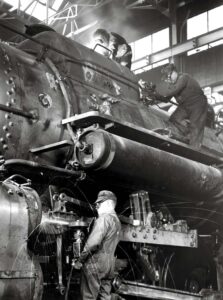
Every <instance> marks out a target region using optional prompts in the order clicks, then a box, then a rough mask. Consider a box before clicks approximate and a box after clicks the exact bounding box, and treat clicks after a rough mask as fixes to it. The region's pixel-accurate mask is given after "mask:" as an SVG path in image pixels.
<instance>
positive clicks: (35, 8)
mask: <svg viewBox="0 0 223 300" xmlns="http://www.w3.org/2000/svg"><path fill="white" fill-rule="evenodd" d="M22 9H24V8H22ZM26 13H27V14H30V15H32V16H33V17H35V18H37V19H39V20H40V21H43V20H45V19H46V5H44V4H41V3H39V2H36V1H35V2H34V3H33V5H31V6H30V7H29V8H28V9H27V10H26ZM53 14H55V11H53V10H52V9H50V8H49V9H48V17H50V16H52V15H53Z"/></svg>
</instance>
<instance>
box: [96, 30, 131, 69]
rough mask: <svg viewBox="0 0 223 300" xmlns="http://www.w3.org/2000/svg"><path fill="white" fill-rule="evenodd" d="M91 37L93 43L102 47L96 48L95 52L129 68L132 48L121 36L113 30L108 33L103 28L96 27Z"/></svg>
mask: <svg viewBox="0 0 223 300" xmlns="http://www.w3.org/2000/svg"><path fill="white" fill-rule="evenodd" d="M93 38H94V42H95V44H100V45H101V46H102V47H101V48H102V49H97V50H96V51H97V52H99V53H100V54H102V55H104V56H107V57H110V58H111V59H113V60H115V61H117V62H118V63H119V64H120V65H122V66H126V67H127V68H129V69H130V68H131V63H132V49H131V47H130V46H129V45H128V43H127V42H126V40H125V39H124V38H123V37H122V36H120V35H119V34H117V33H115V32H111V33H108V32H107V31H106V30H104V29H97V30H96V31H95V32H94V34H93ZM106 48H107V49H106Z"/></svg>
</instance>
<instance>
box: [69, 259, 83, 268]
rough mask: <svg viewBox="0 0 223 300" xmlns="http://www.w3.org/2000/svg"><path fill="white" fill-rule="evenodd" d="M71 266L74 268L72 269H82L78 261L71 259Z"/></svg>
mask: <svg viewBox="0 0 223 300" xmlns="http://www.w3.org/2000/svg"><path fill="white" fill-rule="evenodd" d="M72 266H73V267H74V269H76V270H80V269H81V268H82V266H83V264H82V263H81V262H80V261H79V260H78V259H73V260H72Z"/></svg>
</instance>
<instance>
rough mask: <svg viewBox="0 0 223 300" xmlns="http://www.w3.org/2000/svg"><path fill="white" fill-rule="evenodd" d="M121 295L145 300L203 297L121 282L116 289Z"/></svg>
mask: <svg viewBox="0 0 223 300" xmlns="http://www.w3.org/2000/svg"><path fill="white" fill-rule="evenodd" d="M118 293H119V294H121V295H129V296H136V297H142V298H145V299H159V300H202V299H203V297H202V296H201V295H199V294H192V293H187V292H184V291H177V290H171V289H165V288H160V287H155V286H151V285H147V284H143V283H137V282H131V281H123V283H122V285H121V286H120V288H119V289H118Z"/></svg>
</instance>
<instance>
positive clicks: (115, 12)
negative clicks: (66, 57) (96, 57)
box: [76, 0, 140, 45]
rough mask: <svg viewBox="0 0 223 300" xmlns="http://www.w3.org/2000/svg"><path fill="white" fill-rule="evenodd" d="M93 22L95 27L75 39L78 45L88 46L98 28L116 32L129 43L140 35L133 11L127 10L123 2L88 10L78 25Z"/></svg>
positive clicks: (112, 2)
mask: <svg viewBox="0 0 223 300" xmlns="http://www.w3.org/2000/svg"><path fill="white" fill-rule="evenodd" d="M95 21H97V23H96V25H95V26H93V27H91V28H90V29H89V30H87V31H85V32H83V33H81V34H79V35H78V36H77V37H76V40H77V41H78V42H79V43H81V44H84V45H89V44H90V40H91V38H92V35H93V32H94V31H95V30H97V29H98V28H103V29H106V30H107V31H109V32H116V33H118V34H119V35H121V36H123V37H124V38H125V39H126V41H127V42H129V43H130V42H132V41H134V40H136V39H137V38H138V36H139V34H140V30H139V29H136V26H135V22H136V20H134V15H133V11H132V10H129V9H127V7H126V6H125V5H124V3H123V1H118V0H115V1H111V2H109V3H107V4H106V5H103V6H101V7H100V8H95V9H92V10H89V11H88V13H85V14H84V15H83V17H80V19H79V24H81V26H86V24H89V23H91V22H95ZM131 21H133V22H131Z"/></svg>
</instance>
